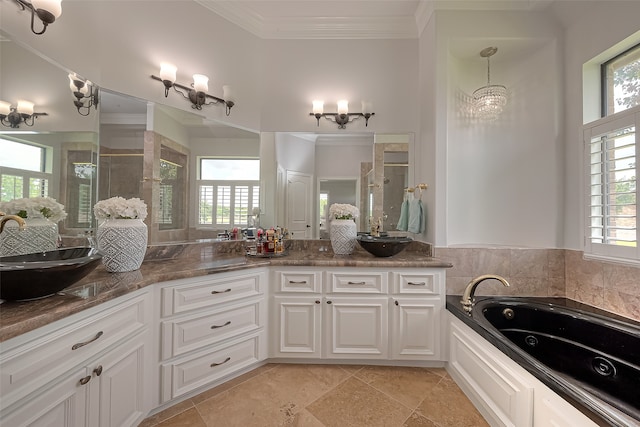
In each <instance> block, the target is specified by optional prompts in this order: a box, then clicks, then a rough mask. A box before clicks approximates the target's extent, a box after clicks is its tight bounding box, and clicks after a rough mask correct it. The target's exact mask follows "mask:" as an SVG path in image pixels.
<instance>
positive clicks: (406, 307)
mask: <svg viewBox="0 0 640 427" xmlns="http://www.w3.org/2000/svg"><path fill="white" fill-rule="evenodd" d="M391 278H392V280H391V283H392V292H393V296H392V301H391V303H392V305H391V306H390V307H391V326H390V336H391V358H392V359H396V360H403V359H405V360H434V361H438V360H443V347H444V342H443V339H444V334H442V331H441V329H442V325H443V324H444V323H443V316H444V315H445V309H444V298H445V272H444V270H443V269H428V270H425V269H400V270H397V271H394V272H393V273H391Z"/></svg>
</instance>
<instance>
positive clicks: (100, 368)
mask: <svg viewBox="0 0 640 427" xmlns="http://www.w3.org/2000/svg"><path fill="white" fill-rule="evenodd" d="M93 373H94V374H96V377H99V376H100V375H102V365H98V367H97V368H96V369H94V370H93Z"/></svg>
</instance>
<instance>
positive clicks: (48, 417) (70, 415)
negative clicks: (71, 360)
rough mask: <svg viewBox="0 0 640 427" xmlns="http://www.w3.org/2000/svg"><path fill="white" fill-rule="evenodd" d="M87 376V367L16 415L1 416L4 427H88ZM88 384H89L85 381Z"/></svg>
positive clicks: (40, 396)
mask: <svg viewBox="0 0 640 427" xmlns="http://www.w3.org/2000/svg"><path fill="white" fill-rule="evenodd" d="M83 378H88V379H89V380H90V379H91V377H90V376H88V377H87V370H86V369H85V368H82V369H78V370H76V371H74V372H73V373H71V374H70V375H68V376H66V377H64V378H63V379H61V380H58V381H56V385H55V386H54V387H52V388H50V389H48V390H47V391H45V392H44V393H42V394H41V395H39V396H37V397H35V398H33V399H24V400H25V401H28V403H26V404H25V405H24V406H21V407H19V408H17V409H16V410H15V411H14V412H12V413H10V414H8V415H4V414H3V416H2V425H3V426H5V425H6V426H16V427H18V426H19V427H26V426H29V427H49V426H56V427H82V426H85V425H87V424H86V422H85V421H86V412H87V406H86V405H87V395H88V393H87V386H88V385H87V384H86V383H85V384H81V383H80V380H81V379H83ZM85 381H87V380H86V379H85Z"/></svg>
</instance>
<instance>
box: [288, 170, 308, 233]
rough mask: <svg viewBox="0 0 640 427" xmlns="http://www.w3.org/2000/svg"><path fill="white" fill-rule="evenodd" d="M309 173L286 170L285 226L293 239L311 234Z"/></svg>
mask: <svg viewBox="0 0 640 427" xmlns="http://www.w3.org/2000/svg"><path fill="white" fill-rule="evenodd" d="M311 200H312V199H311V175H307V174H303V173H299V172H294V171H287V228H288V229H289V233H292V234H291V237H292V238H294V239H311V236H313V234H312V233H313V228H312V227H311V223H312V210H311Z"/></svg>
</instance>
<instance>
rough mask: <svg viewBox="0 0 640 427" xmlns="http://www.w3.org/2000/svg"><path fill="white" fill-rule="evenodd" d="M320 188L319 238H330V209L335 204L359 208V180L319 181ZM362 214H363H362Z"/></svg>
mask: <svg viewBox="0 0 640 427" xmlns="http://www.w3.org/2000/svg"><path fill="white" fill-rule="evenodd" d="M318 181H319V186H318V193H319V198H318V216H319V218H320V222H319V226H320V227H319V236H318V237H319V238H320V239H328V238H329V222H330V221H329V220H330V218H329V207H330V206H331V205H332V204H334V203H341V204H349V205H353V206H358V202H357V200H358V195H359V194H358V193H359V189H358V180H357V179H339V178H337V179H323V178H321V179H319V180H318ZM361 214H362V212H361Z"/></svg>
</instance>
